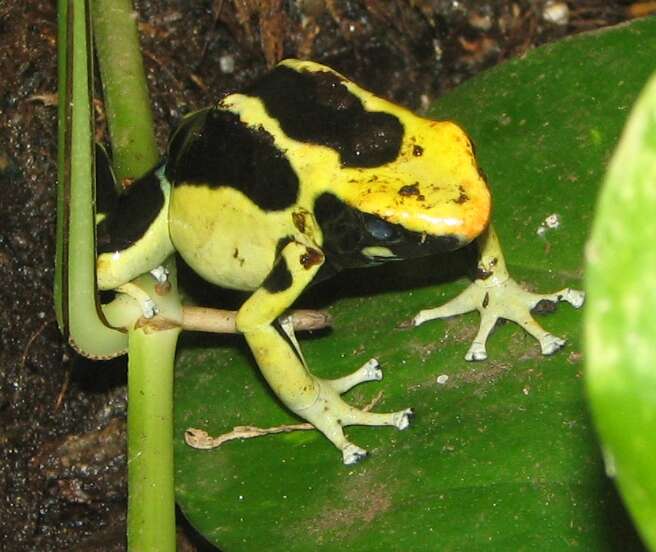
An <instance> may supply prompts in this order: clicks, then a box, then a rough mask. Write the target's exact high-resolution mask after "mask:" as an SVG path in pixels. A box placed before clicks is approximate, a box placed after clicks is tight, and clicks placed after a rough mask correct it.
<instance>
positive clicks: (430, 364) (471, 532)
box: [176, 20, 656, 552]
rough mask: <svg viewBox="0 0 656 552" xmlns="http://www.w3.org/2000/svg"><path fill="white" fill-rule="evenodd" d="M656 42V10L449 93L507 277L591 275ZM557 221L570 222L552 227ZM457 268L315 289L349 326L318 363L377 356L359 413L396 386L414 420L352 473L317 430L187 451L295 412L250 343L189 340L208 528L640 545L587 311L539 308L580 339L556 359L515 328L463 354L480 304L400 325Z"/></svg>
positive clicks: (181, 380) (337, 369)
mask: <svg viewBox="0 0 656 552" xmlns="http://www.w3.org/2000/svg"><path fill="white" fill-rule="evenodd" d="M654 37H656V20H645V21H641V22H636V23H635V24H632V25H628V26H624V27H621V28H616V29H612V30H609V31H604V32H601V33H596V34H593V35H587V36H581V37H577V38H575V39H571V40H567V41H563V42H561V43H559V44H555V45H552V46H548V47H545V48H542V49H539V50H536V51H534V52H532V53H530V54H529V55H527V56H526V58H525V59H522V60H517V61H512V62H510V63H507V64H505V65H503V66H501V67H498V68H496V69H494V70H492V71H489V72H487V73H485V74H483V75H481V76H480V77H478V78H476V79H473V80H472V81H470V82H468V83H466V84H465V85H463V86H462V87H460V88H459V89H458V90H457V91H455V92H454V93H452V94H450V95H448V96H447V97H445V98H443V99H441V100H440V101H439V104H438V108H437V110H436V111H435V113H434V115H436V116H438V117H440V118H451V119H454V120H457V121H458V122H459V123H461V124H462V125H463V126H464V127H465V128H466V129H467V130H468V131H469V132H470V134H471V136H472V137H473V139H474V141H475V143H476V144H477V149H478V154H479V160H480V163H481V165H482V167H483V169H484V170H485V172H486V173H487V175H488V177H489V181H490V183H491V186H492V188H493V192H494V197H495V214H494V220H495V226H496V228H497V231H498V233H499V235H500V237H501V240H502V243H503V244H504V245H505V251H506V256H507V260H508V263H509V266H510V269H511V270H512V271H513V273H514V275H515V276H516V277H517V278H518V279H519V280H521V281H526V282H529V283H530V285H531V286H532V287H535V288H539V289H544V290H545V291H546V290H552V289H556V288H559V287H562V286H564V285H574V286H576V285H580V279H581V276H582V259H583V247H584V243H585V240H586V237H587V234H588V229H589V225H590V221H591V218H592V214H593V206H594V203H595V198H596V195H597V189H598V183H599V181H600V179H601V175H602V174H603V171H604V165H605V163H606V160H607V158H608V156H609V153H610V151H611V150H612V148H613V147H614V145H615V143H616V141H617V138H618V135H619V132H620V129H621V127H622V125H623V122H624V119H625V117H626V115H627V112H628V109H629V107H630V106H631V104H632V103H633V101H634V99H635V97H636V96H637V93H638V91H639V89H640V88H641V86H642V84H643V83H644V81H645V80H646V78H647V75H648V74H649V72H650V70H651V68H652V64H653V60H654V59H656V40H654ZM554 213H555V214H558V215H559V217H560V226H559V227H558V228H556V229H552V230H549V231H547V232H546V234H544V235H539V234H538V233H537V230H538V228H539V226H540V225H541V223H542V221H543V220H544V219H545V218H546V217H547V216H549V215H551V214H554ZM461 260H462V255H452V256H449V257H444V258H433V259H428V260H423V261H420V262H414V263H406V264H403V265H401V264H398V265H393V266H387V267H384V268H381V269H369V270H368V271H360V272H356V273H353V272H352V273H349V274H344V275H341V276H340V277H338V278H337V279H335V280H333V282H332V283H331V284H328V285H322V286H319V287H317V288H316V289H313V290H312V291H311V293H310V294H309V297H307V298H306V299H305V302H306V303H308V304H320V305H321V304H322V305H330V308H331V313H332V314H333V316H334V319H335V328H334V330H333V331H332V332H330V333H325V334H321V335H317V336H314V337H313V338H312V339H304V340H303V346H304V350H305V352H306V356H307V360H308V362H309V364H310V366H311V367H312V369H313V370H314V372H315V373H317V374H318V375H320V376H324V377H334V376H337V375H343V374H346V373H348V372H349V371H352V370H354V369H355V368H356V367H357V366H358V365H360V364H361V363H363V362H364V361H365V360H367V359H368V358H370V357H372V356H376V357H377V358H379V359H380V361H381V363H382V365H383V368H384V370H385V379H384V380H383V381H382V382H380V383H369V384H365V385H362V386H360V387H358V388H356V389H355V390H354V391H353V392H351V393H350V396H349V400H351V401H352V402H353V403H354V404H360V405H362V404H365V403H367V402H368V401H369V400H370V399H371V398H372V397H373V396H374V395H375V394H376V393H377V392H378V391H379V390H383V392H384V395H383V398H382V400H381V401H380V403H379V404H378V405H377V407H376V408H377V409H378V410H381V411H384V410H396V409H400V408H403V407H406V406H414V407H415V408H416V409H417V412H418V415H417V418H416V420H415V422H414V425H413V427H412V428H411V429H410V430H408V431H405V432H396V431H395V430H392V429H387V428H384V429H383V428H352V429H349V430H348V433H349V435H350V437H351V438H352V440H353V441H354V442H355V443H357V444H359V445H361V446H363V447H365V448H367V449H369V450H370V451H371V452H372V456H371V457H370V458H369V459H368V460H366V461H365V462H364V463H362V464H360V465H357V466H354V467H345V466H343V465H341V463H340V455H339V454H338V452H337V451H336V450H335V449H334V448H333V447H332V445H331V444H330V443H329V442H328V441H327V440H326V439H325V438H324V437H323V436H321V435H320V434H318V433H317V432H297V433H292V434H285V435H277V436H272V437H265V438H259V439H252V440H247V441H241V442H232V443H229V444H227V445H224V446H223V447H221V448H219V449H216V450H213V451H199V450H193V449H190V448H188V447H187V446H186V445H185V444H184V443H183V440H182V435H183V432H184V430H185V429H186V428H187V427H201V428H203V429H206V430H207V431H209V432H210V433H211V434H220V433H223V432H226V431H229V430H230V429H231V428H232V427H233V426H235V425H246V424H252V425H259V426H270V425H274V424H280V423H289V422H292V421H293V420H294V418H293V417H292V416H291V415H290V414H289V413H288V412H287V411H285V409H284V408H283V407H281V406H280V404H279V403H278V402H277V401H276V400H275V398H273V396H272V394H271V393H270V391H269V390H268V389H267V388H266V386H265V384H264V383H263V380H262V379H261V377H259V375H258V373H257V370H256V368H255V367H254V363H253V361H252V359H251V357H250V355H249V353H248V352H247V351H246V350H245V348H244V347H243V345H242V344H241V341H240V340H239V339H238V338H222V339H221V340H216V341H214V342H213V343H214V345H215V346H213V347H209V346H207V342H204V344H196V345H193V344H191V345H190V346H188V347H187V348H185V349H183V351H182V352H181V354H180V358H179V362H178V367H177V376H176V378H177V379H176V385H177V391H176V393H177V398H176V401H177V402H176V412H177V413H176V463H177V464H176V470H177V492H178V500H179V503H180V505H181V506H182V509H183V510H184V512H185V514H186V515H187V516H188V518H189V519H190V520H191V522H192V523H193V525H194V526H195V527H196V528H197V529H199V530H200V531H201V532H202V533H203V534H204V535H206V536H207V538H208V539H210V540H211V541H212V542H215V543H217V544H218V545H219V546H220V547H221V548H222V549H223V550H224V551H227V552H233V551H250V550H256V549H258V548H260V547H264V548H266V549H267V550H289V551H295V550H298V551H308V550H317V549H321V550H343V549H350V550H367V551H376V550H385V551H387V550H413V551H414V550H429V551H432V550H477V549H480V548H482V547H484V546H485V547H488V549H494V550H562V549H565V548H567V549H570V548H580V549H584V550H595V551H597V550H600V551H604V550H616V549H618V547H620V546H621V547H622V549H623V550H632V549H633V550H639V549H641V545H640V543H639V541H638V538H637V536H636V535H635V533H634V531H633V529H632V526H631V522H630V521H629V520H628V518H627V517H626V514H625V513H624V510H623V509H622V506H621V503H620V501H619V499H618V497H617V495H616V494H615V491H614V488H613V485H612V482H610V481H609V480H608V479H607V478H606V476H605V473H604V467H603V462H602V460H601V457H600V454H599V451H598V446H597V443H596V439H595V435H594V432H593V430H592V428H591V423H590V419H589V417H588V414H587V411H586V406H585V402H584V397H583V389H582V382H581V375H582V365H581V358H580V353H579V352H580V342H579V339H580V323H581V313H580V312H579V311H575V310H574V309H572V308H571V307H569V306H563V307H560V308H559V311H558V313H557V314H556V315H554V316H551V317H544V318H543V319H542V320H541V321H542V322H543V323H544V325H545V326H546V327H547V328H548V329H549V330H551V331H553V332H554V333H556V334H558V335H565V336H566V337H567V338H568V339H569V345H568V347H567V348H566V349H565V350H564V351H561V352H559V353H557V354H556V355H555V356H553V357H548V358H547V357H542V356H540V355H539V352H538V348H537V344H536V343H535V342H534V341H532V339H531V338H529V337H528V336H527V335H526V334H524V333H523V332H522V331H521V330H520V329H519V328H518V327H517V326H515V325H513V324H507V325H504V326H502V327H501V328H499V329H498V330H497V331H496V333H495V334H494V335H493V336H492V338H491V341H490V343H489V347H488V351H489V353H490V359H491V360H489V361H485V362H482V363H477V364H470V363H466V362H465V361H464V360H463V356H464V354H465V352H466V350H467V347H468V345H469V341H470V340H471V338H472V337H473V335H474V333H475V330H476V324H477V319H476V316H475V315H468V316H466V317H462V318H456V319H453V320H449V321H436V322H433V323H429V324H425V325H423V326H421V327H419V328H417V329H414V330H406V331H402V330H399V329H397V328H396V326H397V324H398V323H399V322H400V321H402V320H404V319H407V318H409V317H411V316H412V315H413V314H414V313H415V312H416V311H417V310H419V309H421V308H426V307H428V306H433V305H435V304H438V303H441V302H443V301H444V300H446V299H448V298H450V297H452V296H454V295H455V294H456V293H457V292H458V291H459V290H461V289H462V288H463V287H464V286H465V285H466V283H467V282H466V280H463V279H460V280H458V281H456V282H451V283H444V280H446V279H448V277H449V276H450V275H452V274H453V273H454V272H456V268H457V267H458V266H459V265H460V261H461ZM344 289H348V290H349V291H348V292H347V291H343V290H344ZM442 374H446V375H448V376H449V379H448V381H447V383H446V384H444V385H440V384H438V383H437V381H436V380H437V377H438V376H439V375H442Z"/></svg>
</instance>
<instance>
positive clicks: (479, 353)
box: [465, 341, 487, 361]
mask: <svg viewBox="0 0 656 552" xmlns="http://www.w3.org/2000/svg"><path fill="white" fill-rule="evenodd" d="M486 358H487V350H486V349H485V343H479V342H476V341H474V343H472V344H471V347H469V350H468V351H467V353H466V354H465V360H469V361H472V360H485V359H486Z"/></svg>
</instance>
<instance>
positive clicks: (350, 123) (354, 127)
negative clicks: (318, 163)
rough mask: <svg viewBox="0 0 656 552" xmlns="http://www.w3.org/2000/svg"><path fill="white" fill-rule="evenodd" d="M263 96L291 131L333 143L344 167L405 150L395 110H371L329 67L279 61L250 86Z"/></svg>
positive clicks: (386, 159)
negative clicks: (301, 66)
mask: <svg viewBox="0 0 656 552" xmlns="http://www.w3.org/2000/svg"><path fill="white" fill-rule="evenodd" d="M245 93H246V94H247V95H250V96H255V97H258V98H260V99H261V100H262V101H263V102H264V106H265V107H266V110H267V113H268V114H269V115H270V116H271V117H273V118H274V119H276V120H277V121H278V122H279V123H280V126H281V127H282V129H283V130H284V131H285V134H287V135H288V136H290V137H291V138H293V139H294V140H298V141H300V142H310V143H313V144H320V145H322V146H328V147H330V148H333V149H334V150H336V151H337V152H338V153H339V156H340V160H341V164H342V166H344V167H378V166H380V165H384V164H385V163H390V162H392V161H394V160H395V159H396V158H397V157H398V155H399V152H400V150H401V142H402V141H403V125H402V124H401V122H400V121H399V120H398V118H397V117H395V116H394V115H390V114H389V113H385V112H382V111H366V110H365V109H364V106H363V105H362V102H361V101H360V98H358V97H357V96H355V95H354V94H352V93H351V92H350V91H349V90H348V89H347V88H346V86H344V83H343V80H342V79H341V78H340V77H339V76H337V75H335V74H334V73H331V72H329V71H318V72H305V71H304V72H298V71H295V70H293V69H290V68H288V67H285V66H283V65H281V66H278V67H276V68H275V69H274V70H273V71H271V72H270V73H269V74H267V75H266V76H264V77H263V78H262V79H260V80H259V81H258V82H256V83H255V84H254V85H253V86H251V87H250V88H248V89H247V90H246V92H245Z"/></svg>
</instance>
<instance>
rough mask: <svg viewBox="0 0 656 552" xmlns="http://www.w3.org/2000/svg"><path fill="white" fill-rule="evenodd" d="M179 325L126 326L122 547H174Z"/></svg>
mask: <svg viewBox="0 0 656 552" xmlns="http://www.w3.org/2000/svg"><path fill="white" fill-rule="evenodd" d="M179 333H180V328H179V327H174V328H171V329H166V330H161V329H158V330H155V331H153V330H151V329H150V328H149V326H144V327H141V328H136V329H132V330H130V332H129V348H130V353H129V364H128V466H129V469H128V489H129V499H128V523H129V527H128V550H132V551H139V552H150V551H153V552H155V551H156V552H169V551H170V552H174V551H175V496H174V487H173V446H172V436H173V366H174V360H175V346H176V341H177V337H178V335H179Z"/></svg>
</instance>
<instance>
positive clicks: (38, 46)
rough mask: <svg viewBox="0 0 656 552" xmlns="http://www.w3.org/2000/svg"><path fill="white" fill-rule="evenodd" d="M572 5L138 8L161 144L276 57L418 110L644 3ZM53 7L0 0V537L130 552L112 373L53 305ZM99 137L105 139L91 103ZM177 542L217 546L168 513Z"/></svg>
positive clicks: (195, 0)
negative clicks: (79, 347)
mask: <svg viewBox="0 0 656 552" xmlns="http://www.w3.org/2000/svg"><path fill="white" fill-rule="evenodd" d="M654 4H656V3H654V2H637V3H636V2H622V1H601V0H580V1H576V2H574V1H572V2H567V3H565V2H553V1H551V2H547V1H544V0H534V1H528V0H520V1H514V2H513V1H507V0H490V1H471V0H462V1H456V0H449V1H445V0H444V1H443V0H414V1H412V0H284V1H283V0H269V1H266V0H214V1H212V0H160V1H156V0H138V1H136V6H135V7H136V9H137V11H138V14H139V25H140V30H141V35H142V42H143V51H144V57H145V64H146V67H147V71H148V80H149V85H150V87H151V94H152V98H153V104H154V111H155V117H156V123H157V133H158V140H159V144H160V147H161V149H162V151H164V148H165V144H166V139H167V136H168V134H169V131H170V129H171V128H172V127H173V126H174V125H175V124H176V122H177V121H178V120H179V119H180V117H181V116H182V115H184V114H185V113H187V112H189V111H192V110H194V109H197V108H200V107H203V106H205V105H207V104H209V103H211V102H213V101H215V100H216V99H217V98H218V97H219V96H221V95H222V94H224V93H225V92H227V91H232V90H235V89H238V88H239V87H240V86H242V85H243V84H246V83H249V82H251V81H252V80H253V79H254V78H256V77H257V76H258V75H260V74H262V73H263V72H264V71H266V70H267V68H268V67H270V66H272V65H273V64H275V62H276V61H278V60H279V59H282V58H283V57H303V58H311V59H314V60H316V61H319V62H322V63H325V64H328V65H331V66H333V67H335V68H336V69H337V70H339V71H340V72H342V73H344V74H346V75H347V76H349V77H351V78H352V79H353V80H356V81H357V82H359V83H361V84H363V85H364V86H365V87H367V88H369V89H371V90H373V91H375V92H377V93H378V94H380V95H382V96H385V97H388V98H391V99H393V100H396V101H398V102H399V103H402V104H404V105H407V106H409V107H411V108H413V109H422V108H424V107H426V106H427V105H428V104H429V103H430V101H432V100H433V99H434V98H436V97H437V96H439V95H440V94H441V93H443V92H445V91H446V90H449V89H450V88H452V87H454V86H456V85H457V84H458V83H460V82H462V81H464V80H466V79H467V78H469V77H470V76H472V75H473V74H475V73H477V72H479V71H481V70H483V69H485V68H487V67H489V66H492V65H494V64H496V63H499V62H501V61H503V60H505V59H508V58H511V57H515V56H521V55H523V54H524V53H525V52H526V51H528V50H529V49H531V48H533V47H535V46H537V45H540V44H542V43H544V42H547V41H552V40H556V39H558V38H561V37H563V36H565V35H568V34H573V33H577V32H581V31H586V30H591V29H595V28H598V27H603V26H607V25H612V24H615V23H618V22H620V21H624V20H626V19H630V18H632V17H636V16H640V15H645V14H647V13H648V12H650V11H653V10H654V9H656V7H655V6H654ZM56 35H57V28H56V4H55V2H54V1H46V0H24V1H18V0H9V1H4V2H0V75H1V77H0V489H1V491H0V492H1V493H2V497H1V500H0V542H1V543H2V545H1V547H2V549H3V550H6V551H7V552H12V551H25V550H41V551H60V550H61V551H63V550H68V551H78V552H79V551H91V550H103V551H112V550H124V549H125V538H124V535H125V508H126V465H125V459H126V455H125V414H126V389H125V379H126V377H125V363H124V362H123V361H121V360H119V361H113V362H106V363H91V362H88V361H86V360H84V359H81V358H80V357H78V356H77V355H75V354H74V353H73V352H72V351H71V349H70V348H69V347H67V346H66V344H64V343H63V342H62V339H61V337H60V335H59V332H58V330H57V326H56V323H55V318H54V312H53V298H52V281H53V274H54V266H53V265H54V248H55V242H54V234H55V195H56V190H55V182H56V124H57V123H56V104H57V95H56V92H57V82H56ZM98 98H99V99H98V102H97V108H98V114H97V117H98V137H99V138H101V139H102V138H103V135H104V125H103V117H102V101H101V100H100V96H98ZM179 549H180V550H184V551H192V550H214V549H213V548H212V547H210V546H209V545H207V544H205V543H204V542H203V540H202V538H201V537H200V536H198V535H196V534H194V532H193V530H192V529H191V528H189V527H188V526H187V525H186V524H185V522H184V520H183V519H182V517H181V516H180V530H179Z"/></svg>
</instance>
